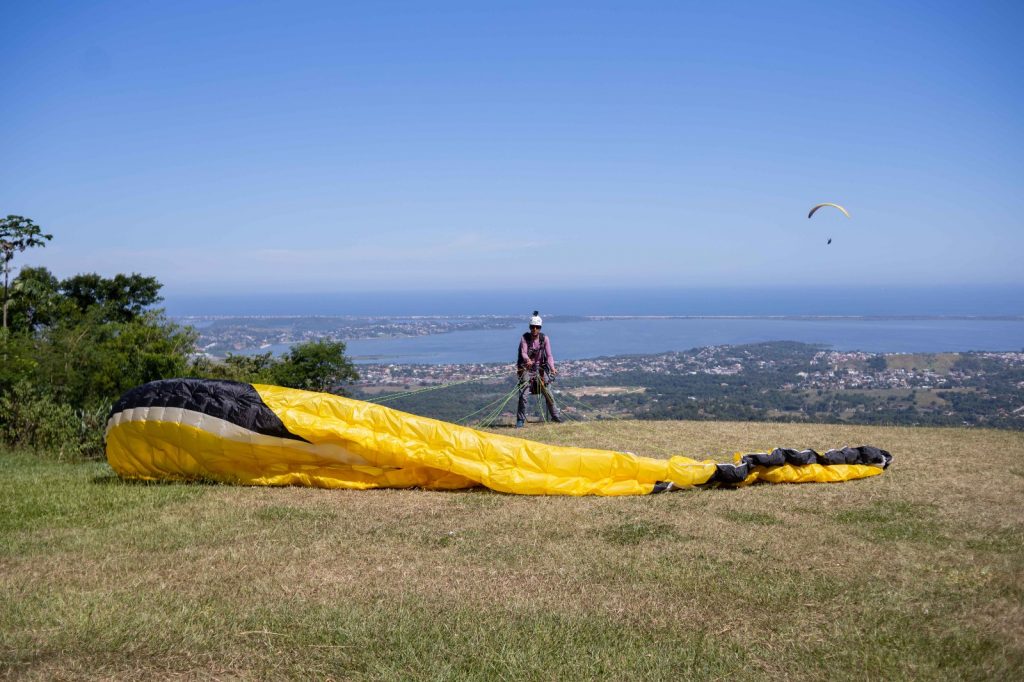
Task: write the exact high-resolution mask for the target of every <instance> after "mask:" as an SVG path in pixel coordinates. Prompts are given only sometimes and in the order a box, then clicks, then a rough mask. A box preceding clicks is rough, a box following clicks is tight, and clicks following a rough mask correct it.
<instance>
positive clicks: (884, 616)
mask: <svg viewBox="0 0 1024 682" xmlns="http://www.w3.org/2000/svg"><path fill="white" fill-rule="evenodd" d="M526 435H528V436H530V437H532V438H536V439H538V440H545V441H549V442H553V443H560V444H586V445H591V446H600V447H608V448H617V449H623V450H629V451H632V452H636V453H638V454H647V455H652V456H662V455H664V454H667V453H669V452H672V453H681V454H689V455H694V456H703V455H711V456H714V457H715V458H717V459H723V460H724V459H727V458H728V456H729V454H730V453H731V452H733V450H734V449H737V450H743V451H757V450H763V449H767V448H771V447H773V446H775V445H787V446H795V447H815V448H818V449H826V448H828V447H832V446H839V445H844V444H851V445H858V444H863V443H867V444H872V445H876V446H879V447H883V448H886V449H888V450H890V451H892V452H893V454H894V455H895V462H894V464H893V466H892V467H891V468H890V470H889V471H887V472H886V473H885V474H884V475H882V476H879V477H874V478H871V479H866V480H862V481H856V482H851V483H843V484H820V485H804V486H754V487H750V488H746V489H741V490H694V491H682V492H677V493H671V494H665V495H660V496H651V497H637V498H610V499H598V498H584V499H574V498H526V497H515V496H510V495H500V494H495V493H491V492H488V491H484V490H474V491H469V492H455V493H440V492H426V491H420V490H407V491H395V490H391V491H369V492H348V491H342V492H339V491H335V492H331V491H324V490H310V489H299V488H282V489H266V488H263V489H260V488H241V487H226V486H216V485H139V484H129V483H124V482H121V481H120V480H118V479H117V478H116V477H114V476H113V475H112V473H111V471H110V470H109V469H108V468H107V467H106V465H103V464H77V465H76V464H66V463H63V464H62V463H47V462H44V461H40V460H39V459H38V458H35V457H32V456H29V455H25V454H16V453H3V454H0V587H2V590H3V595H4V597H3V600H2V602H0V672H2V674H3V675H4V676H7V677H16V678H24V679H74V678H97V677H104V678H107V677H112V678H119V679H134V678H165V677H172V678H174V677H190V678H222V677H229V678H233V679H237V678H259V679H266V678H274V679H277V678H295V679H308V678H344V679H438V680H440V679H542V680H550V679H569V678H615V679H629V678H631V679H640V678H644V679H665V678H669V677H670V676H671V677H681V678H683V679H725V678H728V679H763V678H765V677H771V678H774V679H778V678H788V679H825V678H828V679H886V680H893V679H915V680H919V679H999V680H1003V679H1021V677H1022V675H1024V505H1022V502H1024V433H1020V432H1010V431H984V430H952V429H921V428H918V429H914V428H873V427H852V426H832V425H825V426H823V425H803V424H801V425H792V424H750V423H713V422H699V423H698V422H660V423H658V422H642V423H640V422H604V423H592V424H562V425H550V426H536V427H533V428H531V429H528V430H527V431H526Z"/></svg>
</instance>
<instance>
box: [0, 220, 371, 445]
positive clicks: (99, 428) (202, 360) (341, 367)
mask: <svg viewBox="0 0 1024 682" xmlns="http://www.w3.org/2000/svg"><path fill="white" fill-rule="evenodd" d="M14 218H17V216H11V217H9V218H8V219H7V220H6V221H3V223H2V224H3V226H4V230H5V231H4V232H0V235H2V236H3V239H4V242H3V249H4V272H5V275H6V274H7V272H8V271H9V270H10V261H11V258H12V257H13V254H14V253H15V252H20V251H24V250H25V249H26V248H29V247H30V246H38V245H40V244H41V243H42V241H41V240H48V239H49V238H50V236H49V235H43V234H42V233H41V232H40V231H39V230H38V227H36V226H34V224H33V223H32V222H31V221H28V220H27V219H23V218H17V220H14V221H13V222H12V219H14ZM6 283H7V281H6V279H5V285H6ZM160 288H161V284H160V283H159V282H158V281H157V280H156V278H154V277H146V276H143V275H141V274H138V273H132V274H130V275H126V274H118V275H115V276H113V277H109V278H108V277H104V276H102V275H99V274H97V273H84V274H78V275H74V276H73V277H69V278H67V279H64V280H59V279H58V278H57V277H55V276H54V275H53V273H51V272H50V271H49V270H47V269H46V268H43V267H24V268H22V269H21V271H20V272H19V273H18V276H17V277H16V278H15V279H14V281H13V282H12V283H11V284H10V287H9V291H8V287H6V286H5V289H4V292H5V306H4V309H5V325H4V326H3V327H0V360H2V361H0V441H3V442H6V443H8V444H13V445H17V446H23V447H30V448H35V449H38V450H41V451H45V452H50V453H54V454H56V455H57V456H69V457H78V456H83V455H84V456H101V455H102V453H103V449H102V448H103V428H104V422H105V420H106V415H107V413H108V412H109V410H110V407H111V405H112V404H113V402H114V401H115V400H117V398H118V397H119V396H120V395H121V394H122V393H124V392H125V391H127V390H128V389H130V388H132V387H134V386H138V385H140V384H144V383H146V382H148V381H154V380H157V379H166V378H171V377H180V376H198V377H206V378H217V379H228V380H234V381H244V382H250V383H276V384H281V385H284V386H289V387H293V388H304V389H309V390H314V391H335V392H339V393H343V392H344V389H343V386H344V384H345V383H347V382H350V381H354V380H355V379H358V378H359V375H358V374H357V373H356V370H355V367H354V366H353V365H352V363H351V362H350V361H349V360H348V358H346V357H345V344H344V343H341V342H331V341H323V342H310V343H304V344H299V345H297V346H295V347H294V348H292V350H291V351H290V352H289V353H288V354H286V355H285V356H283V357H281V358H274V357H273V356H272V355H271V354H270V353H265V354H262V355H252V356H247V355H231V356H228V358H227V359H226V360H224V361H223V362H218V361H214V360H212V359H209V358H206V357H204V356H202V355H200V354H199V353H198V352H197V349H196V341H197V339H198V334H197V333H196V331H195V330H194V329H192V328H191V327H183V326H181V325H178V324H176V323H174V322H173V321H171V320H169V319H168V318H167V317H166V315H164V313H163V311H162V310H160V309H157V308H154V306H155V305H156V304H157V303H159V302H160V301H161V300H162V299H161V297H160ZM8 294H9V298H7V296H8ZM7 312H10V316H9V322H10V324H9V325H7V324H6V322H7V321H8V318H7V315H6V313H7Z"/></svg>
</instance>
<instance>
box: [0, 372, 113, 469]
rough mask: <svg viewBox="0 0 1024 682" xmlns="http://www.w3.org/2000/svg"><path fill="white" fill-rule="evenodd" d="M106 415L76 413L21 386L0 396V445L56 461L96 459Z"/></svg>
mask: <svg viewBox="0 0 1024 682" xmlns="http://www.w3.org/2000/svg"><path fill="white" fill-rule="evenodd" d="M109 411H110V406H109V405H92V406H90V407H88V408H80V409H76V408H74V407H73V406H71V405H68V404H67V403H62V402H59V401H57V400H55V399H54V398H53V397H52V396H50V395H47V394H45V393H41V392H40V391H38V390H36V389H35V388H33V387H32V386H31V385H30V384H29V383H27V382H21V383H19V384H17V385H15V386H14V387H13V389H12V390H11V391H9V392H8V393H6V394H4V395H2V396H0V441H3V442H5V443H8V444H9V445H12V446H15V447H20V448H26V449H31V450H33V451H34V452H36V453H37V454H39V455H42V456H45V457H48V458H53V459H58V460H76V459H99V458H101V457H103V454H104V451H103V427H104V424H105V423H106V418H107V413H108V412H109Z"/></svg>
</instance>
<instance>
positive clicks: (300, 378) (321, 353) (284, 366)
mask: <svg viewBox="0 0 1024 682" xmlns="http://www.w3.org/2000/svg"><path fill="white" fill-rule="evenodd" d="M273 378H274V380H275V381H276V382H277V383H278V384H280V385H281V386H288V387H290V388H301V389H304V390H307V391H321V392H332V393H337V394H339V395H345V390H344V388H343V387H342V385H343V384H344V383H346V382H350V381H355V380H357V379H358V378H359V373H358V372H357V371H356V368H355V365H353V364H352V362H351V361H350V360H349V359H348V358H347V357H345V344H344V342H342V341H310V342H308V343H300V344H297V345H295V346H292V348H291V350H290V351H289V352H288V353H286V354H285V355H284V357H283V358H281V361H280V362H279V363H278V364H277V365H275V366H274V369H273Z"/></svg>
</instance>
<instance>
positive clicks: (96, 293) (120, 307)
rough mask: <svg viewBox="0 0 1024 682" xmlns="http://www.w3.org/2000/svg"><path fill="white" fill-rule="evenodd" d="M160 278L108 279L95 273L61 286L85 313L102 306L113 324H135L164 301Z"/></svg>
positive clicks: (131, 276)
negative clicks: (144, 313)
mask: <svg viewBox="0 0 1024 682" xmlns="http://www.w3.org/2000/svg"><path fill="white" fill-rule="evenodd" d="M161 286H162V285H161V284H160V282H158V281H157V279H156V277H143V276H142V275H140V274H138V273H132V274H130V275H121V274H119V275H114V277H113V278H111V279H107V278H105V277H101V276H100V275H97V274H96V273H94V272H91V273H87V274H81V275H75V276H74V277H69V278H68V279H66V280H64V281H62V282H61V283H60V290H61V293H62V294H64V296H66V297H67V298H68V299H69V300H71V301H73V302H74V304H75V305H76V306H77V307H78V310H79V311H80V312H82V313H84V312H85V311H87V310H89V309H90V308H94V307H98V308H99V309H100V310H102V311H103V317H104V319H105V320H107V321H110V322H131V321H132V320H134V319H136V318H137V317H139V316H140V315H142V314H143V312H144V311H146V310H147V309H148V308H149V307H150V306H153V305H155V304H157V303H159V302H160V301H162V300H163V297H162V296H160V288H161Z"/></svg>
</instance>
